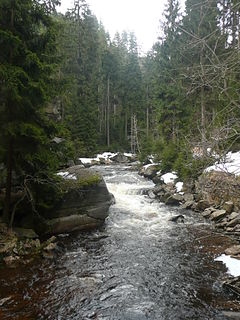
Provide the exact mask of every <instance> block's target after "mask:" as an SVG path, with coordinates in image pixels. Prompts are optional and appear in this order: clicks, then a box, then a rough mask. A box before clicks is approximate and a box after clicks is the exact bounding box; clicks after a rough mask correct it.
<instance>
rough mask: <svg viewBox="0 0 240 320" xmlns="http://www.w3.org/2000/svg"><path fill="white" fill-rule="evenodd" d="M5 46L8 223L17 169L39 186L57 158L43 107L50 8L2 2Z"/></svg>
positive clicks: (0, 35) (0, 30)
mask: <svg viewBox="0 0 240 320" xmlns="http://www.w3.org/2000/svg"><path fill="white" fill-rule="evenodd" d="M0 46H1V48H4V50H1V51H0V83H1V86H0V96H1V100H0V119H1V120H0V121H1V136H0V139H1V144H2V146H3V150H4V157H3V162H4V164H5V166H6V168H7V178H6V194H5V203H4V219H5V220H6V221H8V222H9V221H10V215H11V210H12V203H11V193H12V175H13V171H15V173H16V175H17V178H18V184H19V185H24V182H26V179H28V181H29V180H31V182H32V184H33V185H37V184H38V183H40V180H41V181H43V179H44V180H47V178H48V173H49V172H50V171H51V169H52V168H53V166H54V163H56V161H55V159H54V160H53V158H54V156H53V154H52V153H51V151H50V149H49V138H50V136H51V133H52V132H53V131H54V126H51V125H49V124H48V119H47V118H46V116H45V112H44V106H45V105H46V102H47V100H48V98H50V92H49V90H48V84H49V82H50V75H51V73H52V70H53V64H52V63H53V61H52V59H51V57H52V55H53V52H54V24H53V22H52V19H51V18H50V17H49V15H48V13H47V12H46V7H45V6H44V5H42V4H39V3H38V2H37V1H31V0H21V1H20V0H16V1H8V0H3V1H1V2H0ZM51 160H52V161H51ZM25 186H26V184H25ZM25 191H26V190H25ZM31 202H32V203H31V204H32V205H33V202H34V199H31Z"/></svg>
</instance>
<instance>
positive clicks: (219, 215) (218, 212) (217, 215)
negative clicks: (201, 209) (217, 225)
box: [210, 210, 227, 221]
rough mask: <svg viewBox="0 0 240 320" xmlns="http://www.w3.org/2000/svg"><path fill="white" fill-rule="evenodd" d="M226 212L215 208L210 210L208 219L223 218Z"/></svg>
mask: <svg viewBox="0 0 240 320" xmlns="http://www.w3.org/2000/svg"><path fill="white" fill-rule="evenodd" d="M226 214H227V212H226V210H216V211H213V212H212V214H211V216H210V219H211V220H212V221H219V220H221V219H223V218H224V217H225V216H226Z"/></svg>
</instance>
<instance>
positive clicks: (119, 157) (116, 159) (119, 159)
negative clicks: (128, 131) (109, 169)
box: [110, 152, 129, 163]
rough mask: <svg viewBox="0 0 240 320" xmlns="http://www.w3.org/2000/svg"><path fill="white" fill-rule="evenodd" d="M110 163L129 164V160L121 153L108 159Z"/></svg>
mask: <svg viewBox="0 0 240 320" xmlns="http://www.w3.org/2000/svg"><path fill="white" fill-rule="evenodd" d="M110 160H111V161H114V162H117V163H127V162H129V158H128V157H127V156H125V155H124V154H123V153H120V152H119V153H117V154H116V155H114V156H112V157H110Z"/></svg>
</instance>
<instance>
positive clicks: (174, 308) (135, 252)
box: [0, 166, 239, 320]
mask: <svg viewBox="0 0 240 320" xmlns="http://www.w3.org/2000/svg"><path fill="white" fill-rule="evenodd" d="M100 170H104V169H100ZM104 175H105V179H106V182H107V184H108V187H109V189H110V191H111V192H113V193H114V195H115V197H116V204H115V205H114V206H113V207H112V208H111V209H110V216H109V218H108V219H107V221H106V224H105V225H104V226H103V227H102V228H100V229H99V230H97V231H93V232H86V233H78V234H73V235H71V236H68V237H59V246H60V247H61V248H62V250H61V252H60V253H59V254H58V255H57V257H55V259H54V260H50V261H49V260H41V259H39V260H36V261H34V262H33V263H31V264H28V265H26V266H18V267H17V268H4V267H2V268H1V269H0V300H1V299H3V298H9V299H8V300H7V301H6V302H5V303H4V304H3V305H2V306H1V309H0V319H9V320H10V319H11V320H12V319H14V320H15V319H16V320H20V319H21V320H23V319H24V320H30V319H31V320H32V319H49V320H50V319H51V320H53V319H64V320H65V319H76V320H77V319H84V320H85V319H86V320H87V319H98V320H101V319H116V320H120V319H122V320H135V319H136V320H145V319H154V320H171V319H174V320H175V319H176V320H181V319H182V320H185V319H191V320H192V319H196V320H200V319H215V320H218V319H219V320H220V319H226V318H225V317H224V316H223V315H222V313H221V310H226V309H227V310H230V309H231V308H232V309H233V310H239V303H238V302H237V301H234V299H233V297H231V296H230V295H229V293H227V292H224V291H223V289H222V286H221V280H222V279H223V277H224V276H225V271H226V270H225V268H224V266H223V265H222V264H221V263H216V262H214V261H213V258H214V257H215V256H216V255H217V254H219V253H220V252H222V250H223V249H224V247H225V246H228V245H229V243H231V240H230V239H229V238H225V237H223V236H221V235H218V234H216V233H214V231H213V230H212V229H211V226H210V225H208V224H206V223H205V222H204V221H203V220H201V218H200V217H198V216H197V215H196V214H193V213H191V212H187V211H186V212H184V214H185V216H186V219H185V220H186V223H185V224H176V223H172V222H170V221H169V218H170V217H171V216H173V215H174V214H177V213H178V212H179V209H177V208H168V207H166V206H164V205H163V204H159V203H156V202H154V203H151V201H150V199H148V198H147V197H146V196H145V195H144V194H141V192H139V190H141V189H146V188H150V187H152V184H151V182H149V181H146V180H144V179H143V178H141V177H138V176H137V174H136V173H134V172H130V171H128V170H127V169H126V168H122V167H119V168H118V167H116V166H115V167H108V168H107V170H105V171H104Z"/></svg>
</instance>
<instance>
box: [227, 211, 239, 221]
mask: <svg viewBox="0 0 240 320" xmlns="http://www.w3.org/2000/svg"><path fill="white" fill-rule="evenodd" d="M238 217H239V218H240V213H239V212H232V213H231V214H230V215H229V216H228V220H229V221H230V220H234V219H236V218H238Z"/></svg>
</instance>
